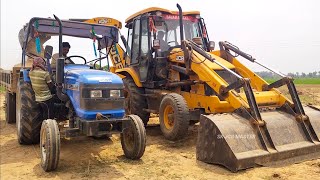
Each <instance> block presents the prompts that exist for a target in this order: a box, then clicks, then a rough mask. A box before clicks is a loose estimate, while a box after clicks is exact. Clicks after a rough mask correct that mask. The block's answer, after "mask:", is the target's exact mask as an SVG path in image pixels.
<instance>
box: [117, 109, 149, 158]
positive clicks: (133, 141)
mask: <svg viewBox="0 0 320 180" xmlns="http://www.w3.org/2000/svg"><path fill="white" fill-rule="evenodd" d="M128 118H129V119H130V121H127V122H124V123H125V124H123V130H122V133H121V134H120V138H121V145H122V149H123V152H124V155H125V156H126V157H127V158H129V159H133V160H135V159H140V158H141V157H142V156H143V154H144V151H145V148H146V129H145V128H144V124H143V122H142V120H141V119H140V117H139V116H137V115H129V116H128Z"/></svg>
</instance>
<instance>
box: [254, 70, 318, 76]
mask: <svg viewBox="0 0 320 180" xmlns="http://www.w3.org/2000/svg"><path fill="white" fill-rule="evenodd" d="M256 74H258V75H259V76H260V77H262V78H279V76H278V75H277V74H275V73H273V72H270V71H260V72H256ZM287 76H290V77H293V78H320V71H314V72H309V73H304V72H302V73H299V72H296V73H288V74H287Z"/></svg>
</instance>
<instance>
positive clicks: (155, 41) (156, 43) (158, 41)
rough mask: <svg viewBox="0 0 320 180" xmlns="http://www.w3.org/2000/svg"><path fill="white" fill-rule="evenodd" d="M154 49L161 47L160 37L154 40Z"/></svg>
mask: <svg viewBox="0 0 320 180" xmlns="http://www.w3.org/2000/svg"><path fill="white" fill-rule="evenodd" d="M153 49H160V40H159V39H154V40H153Z"/></svg>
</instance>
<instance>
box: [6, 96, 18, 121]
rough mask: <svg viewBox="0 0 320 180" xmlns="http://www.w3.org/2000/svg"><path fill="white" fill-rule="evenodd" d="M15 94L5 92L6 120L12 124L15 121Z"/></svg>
mask: <svg viewBox="0 0 320 180" xmlns="http://www.w3.org/2000/svg"><path fill="white" fill-rule="evenodd" d="M15 101H16V94H15V93H9V92H7V93H6V122H7V123H8V124H13V123H15V122H16V102H15Z"/></svg>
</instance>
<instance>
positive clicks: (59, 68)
mask: <svg viewBox="0 0 320 180" xmlns="http://www.w3.org/2000/svg"><path fill="white" fill-rule="evenodd" d="M53 16H54V18H55V19H56V20H57V22H58V24H59V58H58V60H57V63H56V82H57V87H56V88H57V96H58V98H59V99H60V100H61V101H66V100H67V99H68V96H67V95H65V94H64V93H63V92H62V84H63V83H64V57H63V56H62V22H61V20H60V19H59V18H58V17H57V16H56V15H53Z"/></svg>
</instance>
